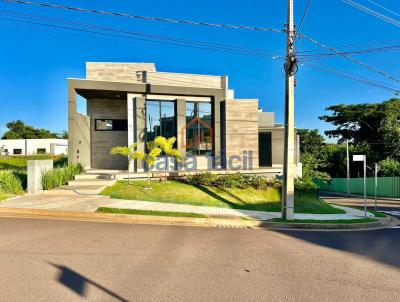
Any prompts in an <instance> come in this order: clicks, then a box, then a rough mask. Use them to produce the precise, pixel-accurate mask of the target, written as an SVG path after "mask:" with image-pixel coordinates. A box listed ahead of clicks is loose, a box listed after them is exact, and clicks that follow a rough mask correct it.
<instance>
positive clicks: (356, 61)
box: [299, 34, 400, 83]
mask: <svg viewBox="0 0 400 302" xmlns="http://www.w3.org/2000/svg"><path fill="white" fill-rule="evenodd" d="M299 35H301V37H303V38H304V39H307V40H308V41H310V42H312V43H314V44H316V45H318V46H320V47H321V48H323V49H327V50H329V51H331V52H333V53H335V54H336V55H338V56H341V57H343V58H346V59H347V60H349V61H351V62H353V63H356V64H358V65H360V66H362V67H364V68H366V69H368V70H371V71H374V72H376V73H378V74H380V75H382V76H384V77H386V78H388V79H391V80H393V81H396V82H399V83H400V79H398V78H396V77H395V76H393V75H391V74H389V73H387V72H385V71H381V70H379V69H377V68H375V67H372V66H369V65H368V64H366V63H363V62H361V61H359V60H357V59H354V58H352V57H350V56H348V55H346V54H343V53H341V52H339V51H338V50H336V49H335V48H333V47H330V46H327V45H325V44H324V43H321V42H319V41H317V40H315V39H313V38H311V37H309V36H306V35H303V34H299Z"/></svg>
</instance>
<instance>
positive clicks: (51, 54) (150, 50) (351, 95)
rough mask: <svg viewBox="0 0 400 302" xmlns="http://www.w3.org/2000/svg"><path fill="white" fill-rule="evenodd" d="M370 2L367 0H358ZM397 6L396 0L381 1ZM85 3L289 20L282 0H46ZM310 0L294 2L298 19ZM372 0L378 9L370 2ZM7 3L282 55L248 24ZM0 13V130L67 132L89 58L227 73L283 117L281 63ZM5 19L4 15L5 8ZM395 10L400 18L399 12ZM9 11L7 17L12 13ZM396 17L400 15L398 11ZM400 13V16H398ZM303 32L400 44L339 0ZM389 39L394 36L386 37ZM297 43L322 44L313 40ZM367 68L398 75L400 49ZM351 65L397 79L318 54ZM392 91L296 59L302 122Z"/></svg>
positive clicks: (278, 22) (252, 21) (280, 40)
mask: <svg viewBox="0 0 400 302" xmlns="http://www.w3.org/2000/svg"><path fill="white" fill-rule="evenodd" d="M356 1H358V2H359V3H361V4H364V5H369V6H370V7H373V6H371V4H370V3H369V2H368V0H356ZM377 1H378V2H379V3H380V4H382V5H385V6H387V7H388V8H391V9H393V10H395V11H397V12H400V2H399V1H395V0H377ZM42 2H47V3H54V4H65V5H69V6H78V7H84V8H93V9H99V10H108V11H115V12H126V13H130V14H138V15H147V16H156V17H166V18H176V19H186V20H197V21H206V22H214V23H226V24H238V25H248V26H259V27H273V28H278V29H281V28H282V27H283V24H284V23H285V22H286V1H284V0H280V1H277V0H268V1H267V0H264V1H262V0H257V1H252V0H249V1H227V0H221V1H215V0H214V1H212V0H202V1H187V0H186V1H183V0H178V1H176V0H175V1H174V0H171V1H158V0H153V1H123V0H114V1H107V0H97V1H89V0H81V1H77V0H69V1H66V0H42ZM306 3H307V0H296V1H295V15H296V20H297V22H298V21H299V19H300V17H301V14H302V13H303V10H304V8H305V5H306ZM374 8H376V7H374ZM0 10H1V11H12V12H22V13H28V14H34V15H36V16H46V17H52V18H61V19H66V20H73V21H79V22H86V23H91V24H96V25H103V26H109V27H115V28H121V29H126V30H131V31H140V32H145V33H151V34H160V35H169V36H175V37H180V38H185V39H192V40H203V41H209V42H214V43H220V44H227V45H235V46H241V47H248V48H252V49H254V48H256V49H262V50H263V51H264V52H266V53H270V54H272V55H283V54H284V51H285V37H284V34H282V33H266V32H251V31H240V30H227V29H215V28H204V27H195V26H189V25H178V24H167V23H159V22H149V21H139V20H132V19H126V18H118V17H111V16H102V15H93V14H85V13H76V12H68V11H62V10H56V9H51V8H37V7H31V6H25V5H18V4H9V3H4V2H0ZM2 17H5V15H4V14H1V12H0V36H1V37H2V39H1V44H0V88H1V94H0V104H1V107H0V133H1V132H3V131H4V125H5V123H6V122H8V121H12V120H16V119H21V120H23V121H25V122H26V123H28V124H32V125H34V126H36V127H42V128H48V129H51V130H53V131H61V130H63V129H66V128H67V86H66V84H67V83H66V78H68V77H84V76H85V62H86V61H111V62H113V61H115V62H154V63H156V65H157V69H158V70H159V71H170V72H187V73H200V74H212V75H228V76H229V85H230V87H231V88H234V89H235V96H236V98H258V99H260V106H261V107H262V109H263V110H264V111H275V112H276V116H277V121H278V122H282V120H283V106H284V76H283V73H282V63H283V62H282V61H280V60H273V59H272V58H259V57H254V56H246V55H241V54H231V53H225V52H216V51H210V50H201V49H196V48H187V47H179V46H173V47H171V46H167V45H163V44H159V43H149V42H144V41H137V40H127V39H120V38H111V37H105V36H99V35H93V34H87V33H82V32H76V31H68V30H65V29H54V28H47V27H42V26H38V25H32V24H24V23H17V22H12V21H9V20H4V19H1V18H2ZM6 17H7V16H6ZM394 17H395V16H394ZM7 18H8V17H7ZM395 18H396V17H395ZM399 19H400V18H399ZM302 32H303V33H304V34H307V35H309V36H311V37H313V38H315V39H317V40H319V41H321V42H324V43H326V44H328V45H331V46H343V45H348V44H354V43H362V45H360V46H358V48H359V49H365V48H370V47H377V46H379V45H383V44H385V45H396V44H397V45H399V44H400V41H397V43H396V41H393V40H400V28H398V27H395V26H393V25H391V24H388V23H385V22H384V21H382V20H379V19H377V18H374V17H373V16H370V15H367V14H365V13H363V12H361V11H359V10H356V9H355V8H353V7H351V6H349V5H346V4H345V3H343V2H342V1H341V0H329V1H326V0H314V1H313V2H312V5H311V8H310V11H309V13H308V15H307V17H306V19H305V21H304V25H303V28H302ZM388 40H391V41H393V42H390V43H389V42H388ZM298 47H299V50H300V51H305V50H310V49H311V50H316V49H318V47H317V46H315V45H313V44H310V43H309V42H307V41H302V40H301V41H300V42H299V43H298ZM357 58H358V59H359V60H361V61H363V62H366V63H368V64H369V65H371V66H374V67H377V68H379V69H381V70H383V71H387V72H390V73H391V74H393V75H395V76H398V77H400V60H399V56H398V53H397V52H394V51H393V52H380V53H373V54H363V55H357ZM312 63H315V64H325V65H329V66H333V67H335V68H338V69H341V70H345V71H348V72H351V73H354V74H357V75H362V76H364V77H368V78H370V79H374V80H379V81H381V82H383V83H387V84H390V85H393V86H395V87H396V85H397V87H399V86H400V85H399V83H396V82H393V81H390V80H388V79H386V78H384V77H381V76H379V75H377V74H375V73H373V72H370V71H368V70H366V69H363V68H362V67H361V66H358V65H356V64H354V63H351V62H348V61H346V60H345V59H343V58H331V59H324V60H318V61H312ZM390 97H393V93H391V92H388V91H385V90H381V89H378V88H374V87H370V86H366V85H364V84H361V83H357V82H353V81H351V80H348V79H342V78H340V77H336V76H334V75H330V74H325V73H321V72H320V71H316V70H313V69H309V68H307V67H303V66H300V68H299V72H298V74H297V88H296V126H297V127H301V128H318V129H320V130H322V131H323V130H326V129H329V128H330V126H329V125H328V124H326V123H324V122H322V121H320V120H319V119H318V116H320V115H322V114H324V112H325V111H324V109H325V108H326V107H327V106H329V105H333V104H338V103H345V104H346V103H363V102H379V101H383V100H385V99H388V98H390Z"/></svg>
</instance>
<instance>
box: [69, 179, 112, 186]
mask: <svg viewBox="0 0 400 302" xmlns="http://www.w3.org/2000/svg"><path fill="white" fill-rule="evenodd" d="M114 183H115V180H113V179H75V180H72V181H70V182H68V186H97V187H102V186H111V185H113V184H114Z"/></svg>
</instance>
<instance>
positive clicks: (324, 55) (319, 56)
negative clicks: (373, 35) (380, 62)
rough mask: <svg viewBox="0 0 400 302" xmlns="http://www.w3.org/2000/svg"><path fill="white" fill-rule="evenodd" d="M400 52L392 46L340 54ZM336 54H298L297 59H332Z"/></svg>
mask: <svg viewBox="0 0 400 302" xmlns="http://www.w3.org/2000/svg"><path fill="white" fill-rule="evenodd" d="M396 50H400V45H391V46H384V47H376V48H369V49H361V50H354V51H347V52H339V53H340V54H342V55H343V54H345V55H352V54H364V53H372V52H383V51H396ZM335 55H337V54H335V53H313V54H297V57H298V58H300V59H309V58H311V59H312V58H321V57H322V58H323V57H331V56H335Z"/></svg>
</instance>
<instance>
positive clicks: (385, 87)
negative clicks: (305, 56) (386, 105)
mask: <svg viewBox="0 0 400 302" xmlns="http://www.w3.org/2000/svg"><path fill="white" fill-rule="evenodd" d="M302 65H304V66H306V67H309V68H313V69H316V70H319V71H323V72H326V73H330V74H334V75H337V76H340V77H343V78H346V79H350V80H353V81H356V82H360V83H363V84H365V85H369V86H372V87H375V88H380V89H383V90H386V91H390V92H392V93H396V94H397V93H399V92H400V91H399V90H398V89H395V88H393V87H390V86H388V85H386V84H382V83H380V82H377V81H373V80H371V79H367V78H363V77H361V76H358V75H354V74H351V73H349V72H346V71H341V70H339V69H336V68H333V67H330V66H326V65H315V64H310V63H302Z"/></svg>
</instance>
